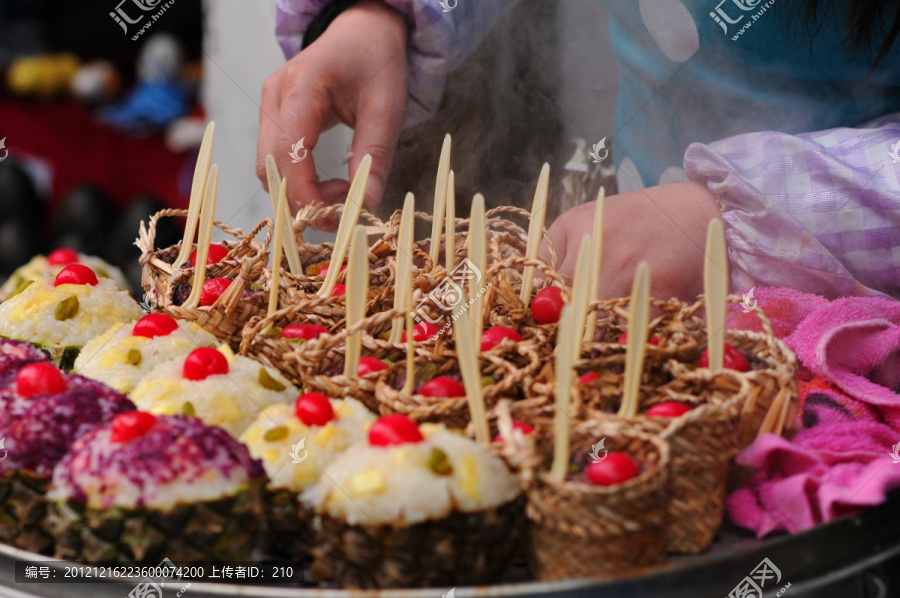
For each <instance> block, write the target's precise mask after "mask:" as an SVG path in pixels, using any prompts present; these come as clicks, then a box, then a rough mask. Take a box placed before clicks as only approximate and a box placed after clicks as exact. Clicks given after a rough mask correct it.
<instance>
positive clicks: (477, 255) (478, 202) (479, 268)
mask: <svg viewBox="0 0 900 598" xmlns="http://www.w3.org/2000/svg"><path fill="white" fill-rule="evenodd" d="M469 260H470V261H471V262H472V264H473V266H474V267H473V270H474V272H473V274H474V276H473V277H472V278H471V279H470V280H469V300H470V301H472V321H473V322H474V323H475V328H474V330H473V332H474V333H475V338H476V339H477V340H478V341H479V343H480V342H481V333H482V332H483V329H484V285H485V282H486V281H485V279H484V274H485V272H487V227H486V226H485V220H484V196H483V195H482V194H481V193H476V194H475V197H474V198H473V199H472V213H471V214H470V216H469Z"/></svg>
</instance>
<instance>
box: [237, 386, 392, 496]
mask: <svg viewBox="0 0 900 598" xmlns="http://www.w3.org/2000/svg"><path fill="white" fill-rule="evenodd" d="M331 406H332V408H334V415H335V419H334V420H332V421H330V422H328V423H327V424H325V425H324V426H311V427H307V426H306V425H305V424H304V423H303V422H302V421H300V419H299V418H298V417H297V415H296V413H295V411H294V405H293V404H291V405H273V406H271V407H268V408H267V409H266V410H265V412H264V413H262V414H260V416H259V417H258V418H257V420H256V421H255V422H253V425H251V426H250V427H249V428H247V431H246V432H244V434H243V436H241V442H243V443H244V444H246V445H247V448H249V449H250V454H251V455H253V457H255V458H256V459H260V460H262V462H263V466H264V467H265V468H266V473H268V474H269V478H270V482H269V487H270V488H272V489H273V490H289V491H291V492H293V493H295V494H300V493H301V492H303V491H304V490H306V489H307V488H308V487H309V486H310V485H312V484H314V483H315V482H316V481H317V480H318V479H319V472H320V471H321V470H320V469H319V468H320V467H323V466H324V465H325V464H327V463H329V462H331V461H332V460H334V458H335V457H337V456H338V455H339V454H340V453H341V452H342V451H343V450H344V449H346V448H347V447H348V446H350V445H351V444H353V443H355V442H357V441H359V440H361V439H363V438H365V437H366V434H368V431H369V426H370V425H371V424H372V422H373V421H375V416H374V415H373V414H372V413H371V412H370V411H369V410H368V409H366V408H365V406H364V405H363V404H362V403H360V402H359V401H357V400H355V399H346V400H338V399H332V400H331ZM279 428H281V429H284V430H285V433H282V432H280V431H279V430H278V429H279ZM273 430H276V431H275V432H273ZM267 435H269V438H266V436H267Z"/></svg>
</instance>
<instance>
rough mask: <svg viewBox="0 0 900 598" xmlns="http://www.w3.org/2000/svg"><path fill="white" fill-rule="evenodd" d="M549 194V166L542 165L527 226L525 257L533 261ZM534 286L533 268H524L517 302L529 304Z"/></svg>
mask: <svg viewBox="0 0 900 598" xmlns="http://www.w3.org/2000/svg"><path fill="white" fill-rule="evenodd" d="M549 194H550V165H549V164H547V163H544V166H543V167H542V168H541V176H540V177H538V184H537V190H536V191H535V192H534V203H533V204H532V206H531V222H530V223H529V224H528V246H527V247H526V248H525V257H526V258H529V259H534V258H536V257H537V256H538V251H539V250H540V248H541V238H542V237H543V235H544V220H545V218H546V217H547V196H548V195H549ZM533 285H534V266H526V267H525V270H524V272H522V290H521V291H520V292H519V300H520V301H521V302H522V303H524V304H525V305H528V304H529V303H530V302H531V288H532V286H533Z"/></svg>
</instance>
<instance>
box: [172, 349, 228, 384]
mask: <svg viewBox="0 0 900 598" xmlns="http://www.w3.org/2000/svg"><path fill="white" fill-rule="evenodd" d="M227 373H228V359H227V358H226V357H225V356H224V355H223V354H222V352H221V351H219V350H218V349H213V348H212V347H200V348H199V349H194V350H193V351H191V353H190V355H188V356H187V358H186V359H185V360H184V367H183V368H182V374H183V375H184V377H185V379H187V380H206V379H207V378H208V377H209V376H213V375H216V374H227Z"/></svg>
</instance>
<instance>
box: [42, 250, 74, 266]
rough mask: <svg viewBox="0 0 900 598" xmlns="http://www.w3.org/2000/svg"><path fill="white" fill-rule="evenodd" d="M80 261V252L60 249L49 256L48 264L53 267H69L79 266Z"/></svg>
mask: <svg viewBox="0 0 900 598" xmlns="http://www.w3.org/2000/svg"><path fill="white" fill-rule="evenodd" d="M79 259H81V258H80V257H79V255H78V252H77V251H75V250H74V249H69V248H68V247H60V248H59V249H56V250H54V251H51V252H50V255H48V256H47V263H48V264H50V265H51V266H68V265H69V264H77V263H78V261H79Z"/></svg>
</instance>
